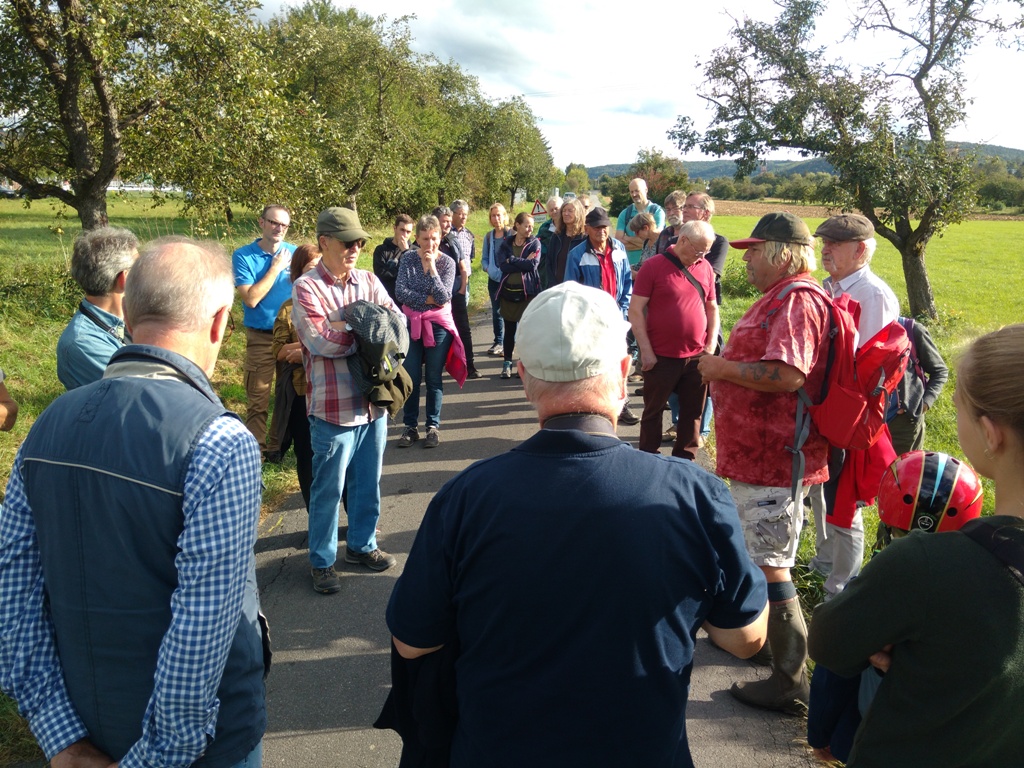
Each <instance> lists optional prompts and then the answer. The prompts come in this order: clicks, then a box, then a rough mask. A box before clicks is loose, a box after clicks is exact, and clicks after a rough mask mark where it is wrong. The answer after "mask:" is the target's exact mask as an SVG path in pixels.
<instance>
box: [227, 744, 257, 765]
mask: <svg viewBox="0 0 1024 768" xmlns="http://www.w3.org/2000/svg"><path fill="white" fill-rule="evenodd" d="M262 766H263V741H262V740H261V741H260V743H259V744H257V745H256V746H255V747H254V748H253V750H252V752H250V753H249V754H248V755H246V756H245V757H243V758H242V759H241V760H240V761H239V762H237V763H235V764H234V765H232V766H231V768H262Z"/></svg>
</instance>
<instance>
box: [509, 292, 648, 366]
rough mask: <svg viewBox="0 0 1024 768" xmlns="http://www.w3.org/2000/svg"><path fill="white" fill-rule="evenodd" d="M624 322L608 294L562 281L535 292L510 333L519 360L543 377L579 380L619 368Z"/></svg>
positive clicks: (623, 354) (625, 326)
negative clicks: (536, 293) (514, 334)
mask: <svg viewBox="0 0 1024 768" xmlns="http://www.w3.org/2000/svg"><path fill="white" fill-rule="evenodd" d="M628 330H629V323H627V322H626V321H625V320H624V319H623V317H622V310H621V309H619V306H618V304H616V303H615V299H613V298H612V297H611V296H610V295H609V294H607V293H605V292H604V291H602V290H599V289H597V288H590V287H588V286H586V285H582V284H581V283H577V282H574V281H568V282H564V283H561V284H559V285H556V286H553V287H552V288H548V289H547V290H544V291H541V292H540V294H539V295H538V296H537V298H535V299H534V300H533V301H531V302H530V305H529V306H528V307H527V308H526V311H525V312H524V313H523V318H522V320H520V321H519V328H518V330H517V333H516V349H517V350H518V351H519V359H520V360H521V361H522V363H523V366H524V367H525V368H526V370H527V371H528V372H529V373H530V375H531V376H533V377H534V378H537V379H541V380H543V381H579V380H580V379H589V378H590V377H592V376H598V375H600V374H602V373H609V372H612V371H620V370H621V366H622V359H623V358H624V357H625V356H626V332H627V331H628Z"/></svg>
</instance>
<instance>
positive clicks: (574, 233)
mask: <svg viewBox="0 0 1024 768" xmlns="http://www.w3.org/2000/svg"><path fill="white" fill-rule="evenodd" d="M586 216H587V213H586V209H585V208H584V207H583V203H581V202H580V201H579V199H578V198H573V199H571V200H566V201H565V202H564V203H563V204H562V207H561V209H560V210H559V212H558V215H557V216H556V217H555V233H554V234H553V235H552V236H551V240H550V241H549V242H548V249H547V253H546V254H545V256H544V258H543V259H542V260H541V265H540V282H541V287H542V288H550V287H551V286H552V285H558V284H559V283H561V282H562V281H563V280H564V279H565V263H566V261H567V260H568V258H569V251H571V250H572V249H573V248H575V247H576V246H577V245H579V244H580V243H582V242H583V241H584V240H586V239H587V235H586V232H584V230H583V227H584V219H585V218H586Z"/></svg>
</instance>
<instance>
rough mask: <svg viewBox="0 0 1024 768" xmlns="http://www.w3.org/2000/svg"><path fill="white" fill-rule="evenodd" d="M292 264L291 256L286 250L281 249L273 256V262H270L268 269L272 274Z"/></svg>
mask: <svg viewBox="0 0 1024 768" xmlns="http://www.w3.org/2000/svg"><path fill="white" fill-rule="evenodd" d="M291 262H292V255H291V254H290V253H288V251H287V250H285V249H284V248H282V249H281V250H279V251H278V252H277V253H275V254H274V259H273V261H271V262H270V268H271V269H272V270H274V272H280V271H281V270H282V269H284V268H285V267H287V266H288V265H289V264H291Z"/></svg>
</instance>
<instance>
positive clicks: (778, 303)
mask: <svg viewBox="0 0 1024 768" xmlns="http://www.w3.org/2000/svg"><path fill="white" fill-rule="evenodd" d="M793 290H811V291H815V292H816V293H818V294H819V295H820V296H822V297H823V298H824V299H825V302H826V304H827V305H828V339H829V345H828V357H826V359H825V379H824V382H823V383H822V390H821V396H822V398H824V397H825V394H826V392H827V391H828V376H829V373H830V372H831V370H832V363H833V362H834V361H835V357H836V353H835V348H836V345H835V344H834V343H832V342H833V340H834V339H835V337H836V334H837V333H839V325H838V322H837V320H836V316H835V312H836V308H835V306H834V305H833V303H832V298H831V297H830V296H829V295H828V293H826V292H825V291H824V289H822V288H821V287H820V286H818V285H816V284H814V283H809V282H806V281H803V280H798V281H795V282H792V283H790V284H789V285H787V286H785V287H784V288H783V289H782V290H781V291H779V293H778V295H777V296H776V297H775V298H774V299H773V301H772V308H771V309H769V310H768V314H767V315H765V318H764V320H762V321H761V327H762V328H763V329H765V330H768V321H769V320H770V319H771V316H772V315H774V314H775V313H776V312H778V311H779V310H780V309H782V300H783V299H784V298H785V297H786V296H787V295H788V294H789V293H790V292H791V291H793ZM796 396H797V401H796V424H795V426H794V431H793V445H791V446H790V445H787V446H786V450H787V451H789V452H790V453H791V454H793V477H792V485H791V486H790V492H791V493H792V495H793V503H794V504H797V503H799V494H800V491H801V490H802V488H803V484H804V470H805V469H806V467H807V459H806V458H805V457H804V452H803V447H804V443H806V442H807V438H808V437H810V434H811V406H812V405H814V402H813V401H812V400H811V396H810V395H809V394H807V390H806V389H805V388H804V387H800V389H798V390H797V391H796Z"/></svg>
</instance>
